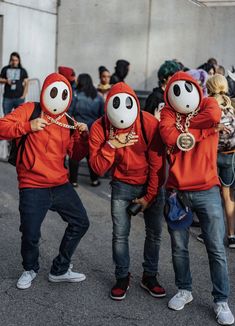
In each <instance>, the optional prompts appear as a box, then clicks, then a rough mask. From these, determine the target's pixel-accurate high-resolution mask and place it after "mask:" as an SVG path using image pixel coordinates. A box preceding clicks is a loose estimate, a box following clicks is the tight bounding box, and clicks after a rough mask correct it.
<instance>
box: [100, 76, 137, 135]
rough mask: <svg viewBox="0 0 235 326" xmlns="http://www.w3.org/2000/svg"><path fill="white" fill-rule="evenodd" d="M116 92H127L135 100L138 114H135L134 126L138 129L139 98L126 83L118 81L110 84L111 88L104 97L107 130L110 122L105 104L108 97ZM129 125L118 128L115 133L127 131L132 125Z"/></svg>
mask: <svg viewBox="0 0 235 326" xmlns="http://www.w3.org/2000/svg"><path fill="white" fill-rule="evenodd" d="M118 93H126V94H129V95H131V96H133V97H134V98H135V100H136V103H137V107H138V116H137V119H136V120H135V122H134V124H133V125H134V127H135V128H137V129H139V127H140V102H139V99H138V97H137V95H136V93H135V92H134V90H133V89H132V88H131V87H130V86H129V85H127V84H126V83H123V82H120V83H117V84H115V85H113V86H112V88H111V89H110V91H109V93H108V96H107V98H106V101H105V108H104V110H105V120H106V125H107V127H108V129H107V131H108V130H109V127H110V122H109V119H108V117H107V105H108V101H109V99H110V98H111V97H112V96H114V95H116V94H118ZM133 125H132V126H130V127H129V128H126V129H119V130H117V133H123V132H128V131H129V130H130V129H131V128H132V127H133Z"/></svg>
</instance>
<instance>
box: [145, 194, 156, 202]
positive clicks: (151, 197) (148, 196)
mask: <svg viewBox="0 0 235 326" xmlns="http://www.w3.org/2000/svg"><path fill="white" fill-rule="evenodd" d="M155 196H156V195H151V194H146V195H145V196H144V200H146V202H148V203H151V201H152V200H153V199H154V198H155Z"/></svg>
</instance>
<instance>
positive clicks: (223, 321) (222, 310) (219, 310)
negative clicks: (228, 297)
mask: <svg viewBox="0 0 235 326" xmlns="http://www.w3.org/2000/svg"><path fill="white" fill-rule="evenodd" d="M214 312H215V314H216V319H217V322H218V323H219V324H220V325H232V324H234V317H233V314H232V312H231V310H230V309H229V306H228V304H227V302H216V303H214Z"/></svg>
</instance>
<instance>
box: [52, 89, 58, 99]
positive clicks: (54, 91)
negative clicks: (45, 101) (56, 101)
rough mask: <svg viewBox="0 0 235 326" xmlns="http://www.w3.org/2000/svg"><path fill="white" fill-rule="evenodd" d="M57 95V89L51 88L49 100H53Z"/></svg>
mask: <svg viewBox="0 0 235 326" xmlns="http://www.w3.org/2000/svg"><path fill="white" fill-rule="evenodd" d="M57 94H58V89H57V87H52V89H51V91H50V97H51V98H55V97H56V96H57Z"/></svg>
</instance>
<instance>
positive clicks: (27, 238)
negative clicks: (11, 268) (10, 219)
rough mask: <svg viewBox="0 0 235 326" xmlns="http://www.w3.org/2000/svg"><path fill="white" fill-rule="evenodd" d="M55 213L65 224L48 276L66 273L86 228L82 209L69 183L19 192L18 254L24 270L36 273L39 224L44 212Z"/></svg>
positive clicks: (39, 235) (84, 213)
mask: <svg viewBox="0 0 235 326" xmlns="http://www.w3.org/2000/svg"><path fill="white" fill-rule="evenodd" d="M49 209H50V210H53V211H56V212H58V213H59V215H60V216H61V217H62V219H63V220H64V221H65V222H66V223H68V226H67V228H66V230H65V233H64V236H63V239H62V241H61V244H60V248H59V254H58V256H57V257H56V258H55V259H54V260H53V264H52V267H51V273H52V274H53V275H63V274H64V273H66V272H67V270H68V268H69V264H70V261H71V257H72V255H73V253H74V251H75V249H76V248H77V245H78V243H79V241H80V240H81V238H82V237H83V236H84V234H85V233H86V231H87V229H88V227H89V220H88V217H87V214H86V210H85V208H84V207H83V204H82V202H81V200H80V198H79V197H78V195H77V193H76V191H75V190H74V189H73V187H72V185H71V184H70V183H66V184H64V185H62V186H57V187H53V188H24V189H20V206H19V210H20V218H21V224H20V231H21V232H22V238H21V255H22V258H23V267H24V269H25V270H27V271H29V270H34V271H35V272H36V273H37V272H38V270H39V262H38V258H39V239H40V237H41V233H40V229H41V224H42V222H43V220H44V218H45V216H46V213H47V211H48V210H49Z"/></svg>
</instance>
